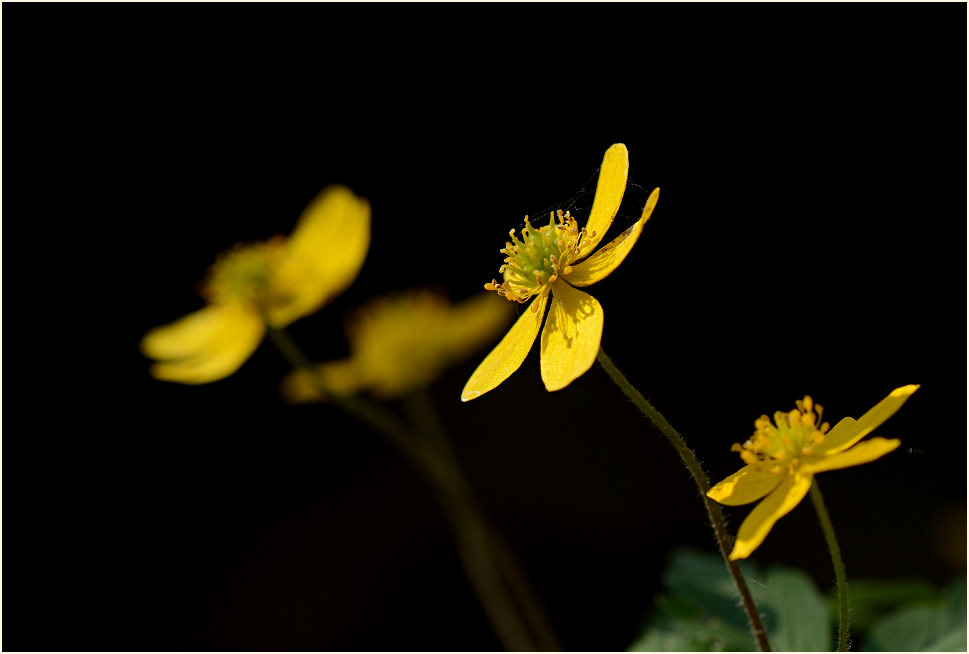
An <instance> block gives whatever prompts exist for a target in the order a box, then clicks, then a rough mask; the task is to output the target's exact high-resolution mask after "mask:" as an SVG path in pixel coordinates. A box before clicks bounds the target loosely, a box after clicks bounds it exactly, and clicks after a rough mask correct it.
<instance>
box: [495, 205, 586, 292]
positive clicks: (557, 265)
mask: <svg viewBox="0 0 969 654" xmlns="http://www.w3.org/2000/svg"><path fill="white" fill-rule="evenodd" d="M556 218H557V219H558V222H556ZM508 234H509V235H510V236H511V241H509V242H507V243H505V247H504V248H503V249H502V250H501V253H502V254H504V255H505V263H504V265H502V266H501V268H499V269H498V272H499V273H502V274H503V276H504V281H503V282H502V283H500V284H499V283H498V281H497V280H495V279H492V280H491V282H489V283H488V284H485V285H484V287H485V289H487V290H489V291H496V292H497V293H498V295H500V296H502V297H503V298H505V299H508V300H512V301H515V302H526V301H528V299H529V298H531V297H532V296H534V295H539V294H541V295H543V296H545V297H548V294H549V290H550V289H551V286H552V283H553V282H555V280H556V279H558V278H559V277H561V276H562V275H567V274H569V273H570V272H572V268H571V267H570V266H569V264H570V263H571V262H572V261H575V260H576V259H578V258H579V253H580V250H582V248H583V247H585V246H586V244H588V242H589V241H588V239H585V238H584V237H585V236H586V231H585V227H583V228H582V229H579V225H578V223H576V221H575V218H573V217H572V216H571V215H569V212H568V211H566V212H565V213H562V211H561V210H559V211H557V212H551V213H549V221H548V224H547V225H545V226H544V227H540V228H538V229H535V228H534V227H532V225H531V223H530V222H529V221H528V216H525V228H524V229H523V230H522V234H521V239H519V238H518V237H517V236H515V230H514V229H512V230H511V231H510V232H508ZM593 235H594V234H593Z"/></svg>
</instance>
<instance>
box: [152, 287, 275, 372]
mask: <svg viewBox="0 0 969 654" xmlns="http://www.w3.org/2000/svg"><path fill="white" fill-rule="evenodd" d="M264 333H265V325H264V324H263V322H262V320H261V319H260V318H259V316H258V314H256V313H254V312H252V311H248V310H247V309H245V308H242V307H237V306H209V307H206V308H204V309H201V310H200V311H196V312H195V313H190V314H189V315H187V316H185V317H183V318H181V319H179V320H176V321H175V322H173V323H171V324H168V325H163V326H161V327H156V328H155V329H152V330H151V331H149V332H148V333H147V334H145V337H144V338H143V339H142V341H141V349H142V352H144V353H145V355H146V356H149V357H151V358H153V359H159V363H156V364H155V365H153V366H152V367H151V374H152V375H153V376H154V377H157V378H158V379H161V380H164V381H173V382H179V383H182V384H205V383H208V382H213V381H216V380H219V379H222V378H223V377H228V376H229V375H231V374H232V373H234V372H235V371H236V370H238V369H239V366H241V365H242V364H243V363H245V361H246V359H248V358H249V356H250V355H252V353H253V352H254V351H255V349H256V348H257V347H258V346H259V342H260V341H261V340H262V337H263V334H264Z"/></svg>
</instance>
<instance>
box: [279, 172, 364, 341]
mask: <svg viewBox="0 0 969 654" xmlns="http://www.w3.org/2000/svg"><path fill="white" fill-rule="evenodd" d="M369 247H370V203H369V202H367V201H366V200H364V199H363V198H358V197H357V196H355V195H354V194H353V192H351V191H350V189H348V188H346V187H343V186H330V187H328V188H325V189H323V191H321V192H320V194H319V195H317V196H316V197H315V198H314V199H313V201H312V202H310V203H309V205H308V206H307V207H306V209H305V210H304V211H303V214H302V215H301V216H300V219H299V222H298V223H297V225H296V228H295V229H294V230H293V233H292V236H290V238H289V239H288V240H287V241H286V252H287V256H286V258H285V260H284V262H283V263H282V264H281V265H280V267H279V269H278V270H277V271H276V275H275V276H274V278H273V282H272V283H273V293H274V296H275V298H276V301H275V302H274V303H273V304H272V306H270V308H269V320H270V322H271V323H272V324H273V325H274V326H278V327H284V326H286V325H288V324H289V323H291V322H292V321H294V320H296V319H297V318H301V317H302V316H305V315H309V314H311V313H313V312H315V311H316V310H317V309H319V308H320V307H322V306H323V305H324V304H327V303H328V302H329V301H330V300H331V299H332V298H333V297H334V296H336V295H338V294H339V293H341V292H343V290H344V289H346V287H347V286H349V285H350V284H351V283H352V282H353V280H354V279H356V277H357V273H358V272H359V271H360V266H361V265H363V260H364V259H365V258H366V256H367V249H368V248H369Z"/></svg>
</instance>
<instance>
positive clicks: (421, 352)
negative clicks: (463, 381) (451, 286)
mask: <svg viewBox="0 0 969 654" xmlns="http://www.w3.org/2000/svg"><path fill="white" fill-rule="evenodd" d="M509 313H510V311H509V307H508V304H507V303H505V302H502V301H501V300H499V299H498V298H496V297H494V296H493V295H491V294H490V293H481V294H479V295H477V296H475V297H472V298H470V299H468V300H465V301H463V302H460V303H458V304H456V305H452V304H450V303H449V302H448V300H447V299H446V298H445V297H444V296H443V295H441V294H439V293H436V292H434V291H430V290H427V289H415V290H411V291H406V292H403V293H399V294H396V295H391V296H387V297H383V298H377V299H376V300H373V301H371V302H370V303H368V304H367V305H366V306H364V307H362V308H361V309H359V310H358V311H357V312H356V313H355V314H353V315H352V316H351V317H350V319H349V320H348V321H347V323H346V332H347V340H348V341H349V343H350V358H349V359H344V360H341V361H330V362H327V363H322V364H319V366H318V369H319V371H320V373H321V374H322V376H323V380H324V382H325V384H326V387H327V388H329V389H330V390H332V391H333V392H335V393H339V394H341V395H349V394H353V393H357V392H359V391H368V392H370V393H372V394H373V395H374V396H376V397H378V398H380V399H390V398H394V397H400V396H402V395H404V394H406V393H408V392H409V391H411V390H415V389H419V388H424V387H426V386H428V385H430V384H431V383H432V382H433V381H434V380H435V379H437V378H438V376H440V374H441V372H442V371H443V370H444V368H446V367H448V366H450V365H452V364H454V363H457V362H458V361H459V360H461V359H463V358H465V357H466V356H467V355H468V354H470V353H471V352H472V351H474V350H475V349H477V348H479V347H481V346H482V345H484V344H485V343H486V342H487V341H488V340H489V339H491V338H494V336H495V334H496V333H498V332H499V331H500V330H501V329H502V328H504V327H505V326H506V325H507V324H508V319H509V317H510V316H509ZM281 392H282V395H283V398H284V399H286V400H287V401H289V402H294V403H303V402H319V401H322V400H323V399H324V398H323V396H322V394H321V393H320V391H319V389H318V387H317V386H316V384H314V381H313V378H312V376H311V375H310V374H309V373H307V372H305V371H298V372H294V373H292V374H291V375H289V376H288V377H287V378H286V379H284V380H283V384H282V388H281Z"/></svg>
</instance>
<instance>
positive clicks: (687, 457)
mask: <svg viewBox="0 0 969 654" xmlns="http://www.w3.org/2000/svg"><path fill="white" fill-rule="evenodd" d="M596 358H597V360H598V361H599V365H601V366H602V368H603V370H605V371H606V374H608V375H609V377H610V379H612V381H613V382H615V384H616V386H618V387H619V389H620V390H621V391H622V392H623V393H625V394H626V397H628V398H629V399H630V400H632V402H633V404H635V405H636V406H637V407H638V408H639V410H640V411H642V413H643V415H645V416H646V417H647V418H648V419H649V421H650V422H652V423H653V426H655V427H656V428H657V429H659V431H660V433H662V434H663V436H665V437H666V440H668V441H669V442H670V444H671V445H672V446H673V448H674V449H676V452H677V454H679V455H680V459H682V460H683V463H684V464H685V465H686V467H687V470H689V471H690V474H691V475H692V476H693V480H694V481H695V482H696V485H697V488H698V489H699V490H700V497H701V498H702V499H703V504H704V506H706V509H707V514H708V515H709V517H710V523H711V524H712V525H713V532H714V534H715V535H716V537H717V544H718V545H719V546H720V554H721V555H722V556H723V560H724V563H726V565H727V569H728V570H729V571H730V576H731V577H732V578H733V582H734V585H735V586H736V587H737V592H739V593H740V599H741V601H743V605H744V611H745V612H746V613H747V620H748V621H749V622H750V628H751V631H752V632H753V634H754V638H755V639H756V641H757V647H758V648H759V649H760V651H762V652H769V651H770V643H769V642H768V640H767V631H766V630H765V629H764V623H763V621H762V620H761V618H760V613H759V612H758V610H757V604H756V603H755V602H754V598H753V596H752V595H751V594H750V588H748V587H747V580H746V579H745V578H744V575H743V572H741V570H740V566H739V565H738V564H737V562H736V561H731V560H730V542H729V540H728V537H727V529H726V526H725V524H724V520H723V512H722V511H721V510H720V505H719V504H717V503H716V502H714V501H713V500H711V499H710V498H709V497H707V491H709V490H710V480H709V479H708V478H707V475H706V473H705V472H704V471H703V467H702V466H701V465H700V462H699V461H698V460H697V458H696V455H695V454H694V453H693V450H691V449H690V448H689V447H687V445H686V442H685V441H684V440H683V437H682V436H680V434H679V432H678V431H676V430H675V429H673V426H672V425H671V424H670V423H669V421H668V420H667V419H666V418H665V417H664V416H663V414H662V413H660V412H659V411H657V410H656V409H655V408H654V407H653V405H652V404H650V403H649V402H648V401H646V398H645V397H643V394H642V393H640V392H639V390H638V389H637V388H636V387H635V386H633V385H632V384H630V383H629V380H628V379H626V376H625V375H623V374H622V372H620V371H619V368H617V367H616V364H614V363H613V362H612V359H610V358H609V356H608V355H607V354H606V353H605V351H604V350H603V349H602V348H601V347H600V348H599V354H598V355H597V357H596Z"/></svg>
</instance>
